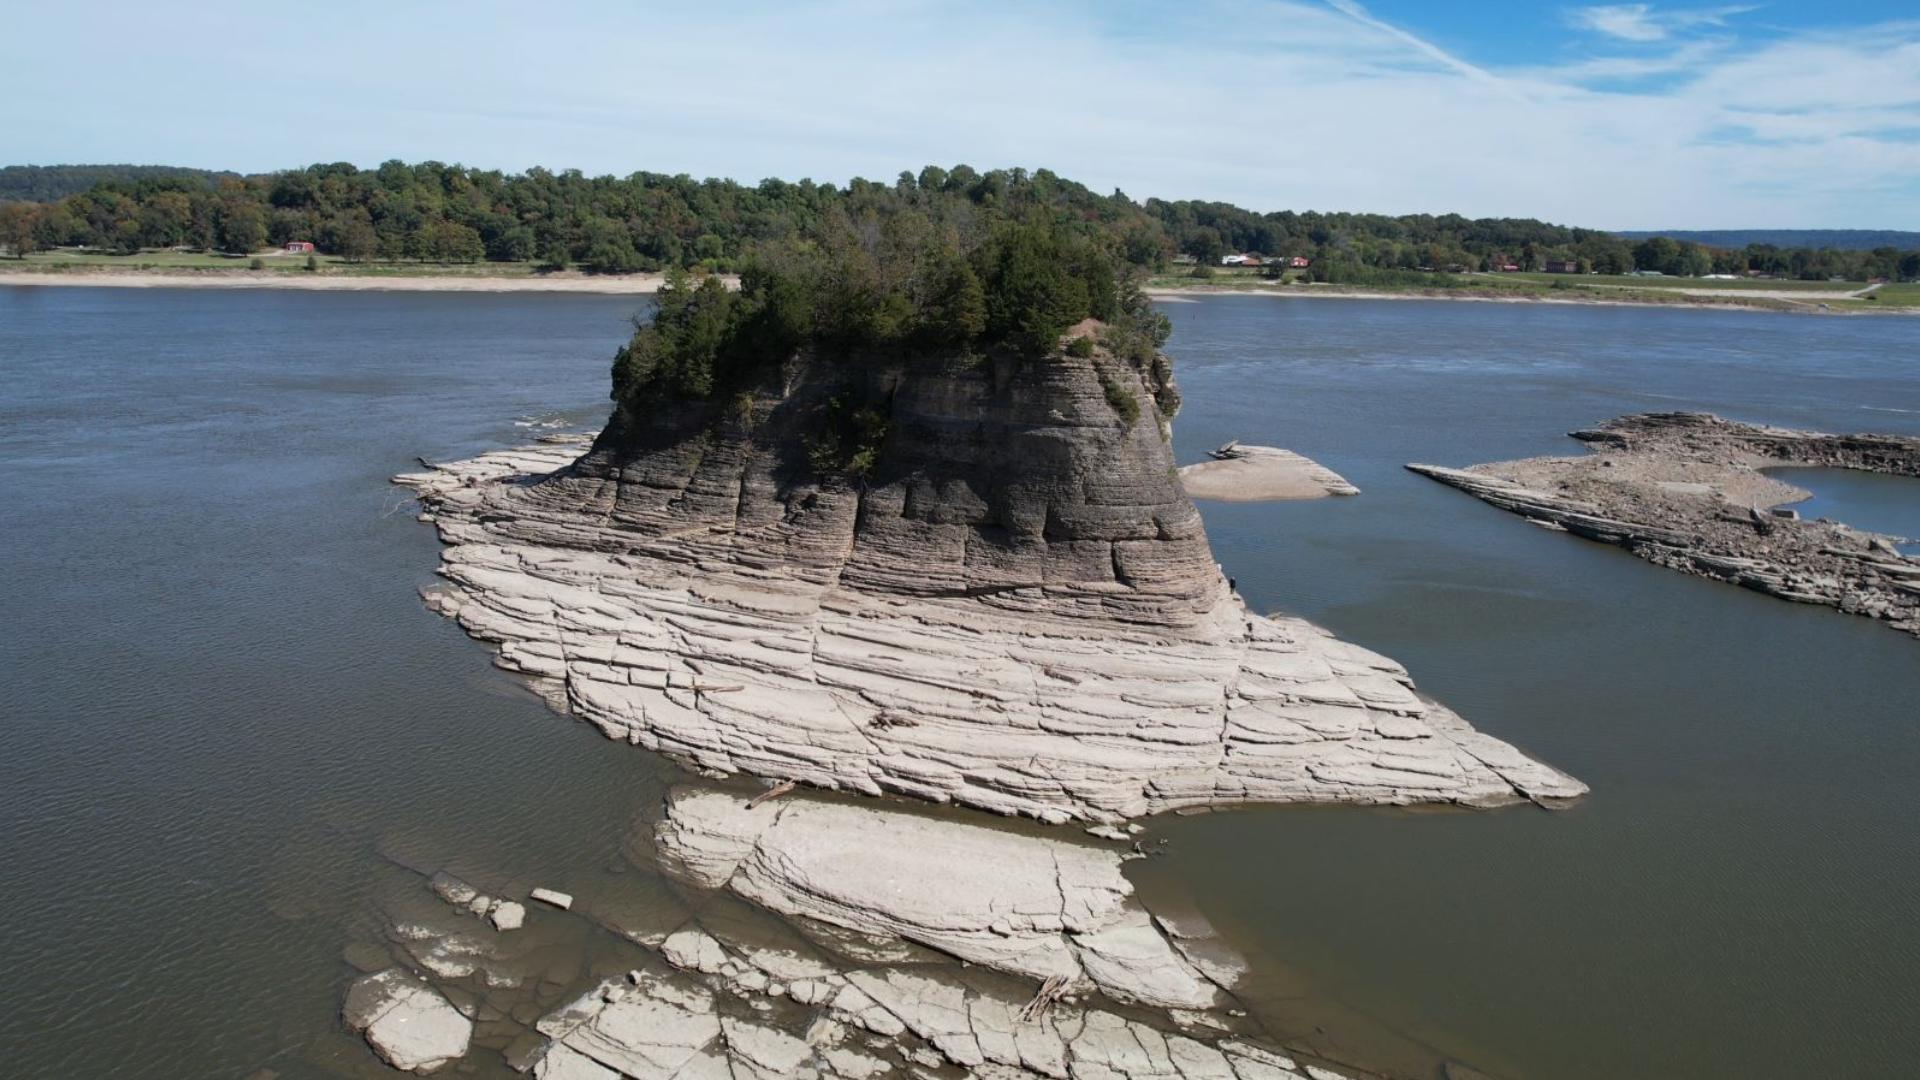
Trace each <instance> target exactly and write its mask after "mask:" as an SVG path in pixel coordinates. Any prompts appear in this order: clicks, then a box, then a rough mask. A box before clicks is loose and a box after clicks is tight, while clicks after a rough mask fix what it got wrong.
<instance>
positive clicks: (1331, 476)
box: [1180, 443, 1360, 502]
mask: <svg viewBox="0 0 1920 1080" xmlns="http://www.w3.org/2000/svg"><path fill="white" fill-rule="evenodd" d="M1212 453H1213V457H1212V459H1211V460H1208V461H1202V462H1198V463H1196V464H1193V465H1182V466H1181V467H1180V486H1181V487H1182V488H1183V489H1184V490H1185V491H1186V493H1187V497H1188V498H1190V499H1210V500H1213V501H1216V502H1280V501H1286V500H1293V499H1320V498H1325V497H1326V496H1328V495H1358V494H1360V489H1359V488H1357V487H1354V486H1353V485H1352V484H1350V483H1348V482H1347V478H1346V477H1344V476H1341V475H1340V474H1339V473H1337V472H1334V471H1333V470H1332V469H1329V468H1327V467H1326V466H1325V465H1322V464H1320V463H1319V462H1317V461H1314V460H1313V459H1312V458H1309V457H1305V456H1303V455H1300V454H1296V453H1294V452H1293V451H1292V450H1283V449H1281V448H1280V447H1277V446H1247V445H1244V444H1241V443H1228V444H1227V445H1226V446H1223V447H1221V448H1220V449H1218V450H1215V451H1213V452H1212Z"/></svg>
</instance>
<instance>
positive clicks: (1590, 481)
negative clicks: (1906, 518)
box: [1407, 413, 1920, 635]
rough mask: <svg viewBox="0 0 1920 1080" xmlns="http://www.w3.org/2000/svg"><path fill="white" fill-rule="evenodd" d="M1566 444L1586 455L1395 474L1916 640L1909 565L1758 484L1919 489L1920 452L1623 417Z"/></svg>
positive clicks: (1915, 577) (1883, 541)
mask: <svg viewBox="0 0 1920 1080" xmlns="http://www.w3.org/2000/svg"><path fill="white" fill-rule="evenodd" d="M1573 437H1574V438H1576V439H1580V440H1581V441H1583V442H1585V443H1587V444H1588V445H1589V446H1590V447H1591V448H1592V449H1593V450H1594V451H1596V452H1595V453H1592V454H1589V455H1586V456H1584V457H1549V458H1528V459H1525V460H1521V461H1502V462H1493V463H1490V464H1486V465H1476V466H1473V467H1472V468H1470V469H1449V468H1443V467H1441V466H1438V465H1417V464H1415V465H1408V466H1407V468H1409V469H1411V470H1413V471H1414V472H1417V473H1420V474H1421V475H1423V476H1427V477H1430V478H1432V479H1434V480H1438V481H1440V482H1441V483H1443V484H1447V485H1449V486H1451V487H1456V488H1459V489H1460V490H1462V491H1465V492H1467V493H1468V494H1470V495H1473V496H1474V497H1476V498H1478V499H1480V500H1482V501H1484V502H1487V503H1489V504H1491V505H1493V506H1497V507H1499V508H1500V509H1502V510H1507V511H1510V512H1512V513H1515V514H1519V515H1521V516H1523V517H1525V518H1526V519H1527V520H1528V521H1529V522H1532V523H1533V524H1536V525H1542V526H1545V527H1547V528H1550V529H1554V530H1556V531H1563V532H1568V533H1572V534H1574V535H1576V536H1580V537H1584V538H1586V539H1589V540H1597V541H1600V542H1602V543H1607V544H1616V545H1619V546H1621V547H1624V548H1626V549H1627V550H1628V551H1630V552H1632V553H1633V554H1635V555H1637V556H1639V557H1640V558H1643V559H1645V560H1647V561H1648V562H1651V563H1654V564H1656V565H1659V566H1665V567H1668V568H1670V569H1673V570H1679V571H1681V572H1682V573H1688V574H1694V575H1697V576H1700V577H1707V578H1713V579H1715V580H1718V581H1727V582H1732V583H1733V584H1736V585H1743V586H1745V587H1747V588H1749V589H1753V590H1755V591H1758V592H1763V593H1767V594H1768V595H1770V596H1777V597H1780V598H1781V599H1783V600H1792V601H1795V602H1798V603H1803V604H1824V605H1828V606H1832V607H1836V608H1839V609H1840V610H1841V611H1844V612H1847V613H1849V614H1859V615H1866V616H1869V617H1871V618H1876V619H1882V620H1884V621H1886V622H1887V623H1888V624H1889V625H1891V626H1893V627H1894V628H1896V629H1899V630H1905V631H1907V632H1908V633H1911V634H1915V635H1920V559H1915V558H1909V557H1906V556H1903V555H1902V554H1901V553H1900V551H1899V549H1898V548H1897V547H1895V546H1894V544H1893V542H1892V541H1893V539H1895V538H1890V537H1884V536H1879V535H1877V534H1874V533H1869V532H1861V531H1859V530H1855V529H1852V528H1849V527H1847V526H1845V525H1842V524H1839V523H1836V522H1830V521H1826V520H1824V519H1823V520H1819V521H1805V520H1802V519H1801V518H1800V516H1799V515H1798V514H1796V513H1794V512H1792V511H1790V510H1785V509H1784V508H1782V507H1781V506H1780V505H1779V504H1781V503H1786V502H1793V501H1797V500H1800V499H1804V498H1806V497H1807V492H1805V491H1803V490H1801V489H1799V488H1796V487H1794V486H1792V485H1791V484H1788V483H1785V482H1783V481H1781V480H1779V479H1776V478H1773V477H1770V476H1767V475H1765V474H1764V473H1762V472H1761V471H1760V470H1762V469H1765V468H1770V467H1775V466H1781V465H1809V466H1830V467H1836V468H1849V469H1861V470H1865V471H1869V472H1883V473H1893V474H1898V475H1906V476H1920V439H1916V438H1910V437H1905V436H1897V435H1828V434H1825V433H1822V432H1816V431H1794V430H1790V429H1786V428H1775V427H1764V426H1760V425H1754V424H1743V423H1739V422H1737V421H1733V420H1724V419H1721V418H1720V417H1717V416H1713V415H1711V414H1707V413H1647V414H1642V415H1636V416H1625V417H1621V418H1619V419H1616V420H1610V421H1608V422H1607V423H1605V424H1603V425H1601V426H1600V427H1597V428H1593V429H1591V430H1586V431H1576V432H1574V433H1573Z"/></svg>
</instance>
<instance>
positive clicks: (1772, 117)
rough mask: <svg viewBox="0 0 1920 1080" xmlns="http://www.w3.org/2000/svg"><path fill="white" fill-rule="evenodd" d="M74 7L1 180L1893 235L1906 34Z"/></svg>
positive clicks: (2, 148) (1903, 200)
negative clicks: (434, 170)
mask: <svg viewBox="0 0 1920 1080" xmlns="http://www.w3.org/2000/svg"><path fill="white" fill-rule="evenodd" d="M345 2H351V0H343V3H345ZM360 2H362V3H365V4H367V5H369V6H367V7H366V9H365V10H367V11H368V12H372V11H374V10H376V8H374V7H373V6H371V5H373V4H376V3H379V2H380V0H360ZM586 2H588V0H582V3H586ZM101 3H102V4H103V5H104V6H105V7H107V8H108V9H109V10H108V12H107V14H106V15H105V16H103V17H97V18H91V19H90V22H91V23H92V24H93V29H92V30H91V31H90V32H89V34H90V36H89V37H88V40H89V50H90V55H94V56H97V57H98V58H99V59H100V61H101V62H100V63H99V64H96V65H95V67H94V68H93V69H91V70H93V71H94V72H95V73H96V75H95V77H94V78H90V79H88V80H84V81H82V82H79V83H76V82H74V81H73V80H71V79H64V77H63V76H64V74H65V72H64V68H63V67H62V61H61V59H60V58H59V57H58V56H57V55H54V54H49V53H48V52H47V50H45V49H43V48H39V47H36V46H35V45H34V42H43V41H49V40H70V39H73V38H74V35H75V34H77V33H79V32H80V19H81V17H80V16H79V15H76V14H73V13H72V12H71V10H70V7H69V6H61V5H40V6H37V7H35V6H29V8H28V9H26V10H25V12H24V14H23V16H22V24H21V25H19V26H18V27H16V29H18V30H19V32H18V33H15V34H10V35H6V36H0V100H5V101H9V102H13V103H15V104H17V105H18V106H19V107H18V108H17V109H15V110H14V113H15V114H17V115H10V116H9V122H8V123H6V124H0V161H22V162H25V161H40V162H47V163H51V162H53V161H57V160H75V159H91V160H101V161H118V160H135V161H166V162H181V163H189V164H206V165H213V166H221V167H234V168H241V169H262V168H275V167H285V166H293V165H301V164H305V163H308V162H312V161H334V160H346V161H356V162H360V163H363V164H373V163H377V162H379V161H381V160H384V159H386V158H390V157H405V158H412V159H419V158H429V157H431V158H437V159H440V160H443V161H464V162H467V163H470V164H476V165H483V166H489V167H502V168H524V167H527V166H530V165H545V166H549V167H554V168H560V167H567V166H573V167H578V168H581V169H585V170H587V171H589V172H613V173H627V172H631V171H633V170H635V169H652V170H658V171H663V172H670V173H671V172H687V173H691V174H693V175H696V176H731V177H734V178H736V179H739V180H742V181H745V182H754V181H757V180H759V179H760V178H761V177H764V176H782V177H786V178H789V179H797V178H799V177H803V176H808V177H812V178H814V179H817V180H833V181H845V180H846V179H848V178H849V177H853V176H866V177H869V178H877V179H885V178H888V177H891V176H893V175H894V174H895V173H897V172H899V171H900V170H902V169H915V168H918V167H919V166H920V165H922V164H926V163H929V162H934V163H939V164H952V163H954V162H959V161H965V162H968V163H970V164H973V165H975V166H976V167H983V168H985V167H992V166H996V165H1024V166H1028V167H1046V168H1050V169H1053V170H1055V171H1056V172H1058V173H1060V174H1062V175H1064V176H1068V177H1071V178H1073V179H1076V180H1080V181H1082V182H1085V183H1087V184H1089V185H1090V186H1092V187H1094V188H1095V189H1097V190H1111V189H1113V188H1116V187H1118V188H1121V189H1123V190H1125V191H1126V192H1128V193H1129V194H1131V195H1134V196H1135V197H1144V196H1149V195H1157V196H1161V197H1168V198H1208V199H1224V200H1231V201H1234V202H1238V203H1240V204H1242V205H1246V206H1250V207H1254V208H1257V209H1261V210H1279V209H1288V208H1291V209H1323V210H1366V211H1377V212H1381V213H1408V212H1435V213H1438V212H1445V211H1459V212H1461V213H1466V214H1470V215H1487V216H1504V215H1513V216H1532V217H1542V218H1547V219H1550V220H1555V221H1563V222H1568V223H1572V224H1579V225H1589V226H1594V227H1600V228H1635V227H1662V228H1678V227H1683V226H1692V227H1698V228H1714V227H1734V226H1752V225H1756V224H1763V225H1769V226H1781V227H1787V226H1805V227H1832V228H1839V227H1853V226H1857V227H1881V228H1915V227H1920V179H1916V178H1920V141H1917V140H1916V139H1915V138H1914V136H1913V134H1912V133H1913V132H1914V130H1915V129H1916V128H1920V22H1905V23H1880V24H1875V25H1853V26H1848V27H1832V26H1829V27H1828V28H1826V29H1822V30H1798V31H1795V30H1789V29H1782V28H1779V27H1772V28H1768V29H1766V30H1765V31H1764V32H1758V31H1757V30H1756V31H1750V32H1749V36H1747V37H1742V36H1741V34H1740V33H1737V31H1740V30H1742V29H1744V28H1743V27H1742V25H1741V23H1742V20H1737V19H1736V20H1733V21H1732V23H1731V24H1730V25H1728V26H1725V27H1715V26H1713V25H1711V24H1709V23H1707V22H1704V21H1699V20H1696V21H1695V22H1693V23H1691V24H1689V25H1690V26H1691V28H1692V29H1690V30H1688V31H1686V32H1684V33H1683V32H1681V31H1680V30H1677V29H1673V27H1674V26H1676V25H1677V24H1674V23H1671V22H1669V23H1667V24H1666V25H1667V26H1668V27H1669V34H1670V36H1669V37H1668V38H1666V39H1665V40H1663V41H1657V42H1653V43H1645V42H1636V41H1629V40H1626V39H1623V38H1619V37H1615V36H1610V35H1605V34H1588V33H1585V32H1581V33H1580V34H1579V35H1578V37H1577V39H1576V40H1577V45H1571V47H1570V48H1569V49H1568V50H1566V51H1564V52H1561V53H1559V54H1557V55H1561V56H1565V57H1568V59H1566V60H1565V61H1564V62H1562V63H1559V64H1551V63H1545V62H1542V61H1540V60H1538V59H1534V60H1531V61H1530V63H1529V66H1525V67H1519V66H1513V65H1511V64H1505V63H1493V62H1490V61H1488V60H1486V59H1485V57H1484V56H1483V55H1473V54H1469V55H1468V56H1462V55H1460V54H1459V53H1458V52H1457V51H1456V50H1453V49H1449V48H1446V47H1442V46H1440V45H1438V44H1435V42H1434V41H1433V40H1431V39H1430V38H1429V37H1428V36H1427V35H1426V34H1425V33H1424V32H1415V31H1413V30H1409V29H1406V28H1403V27H1399V26H1395V25H1394V24H1393V23H1391V22H1388V21H1386V20H1383V19H1380V18H1378V17H1377V16H1376V15H1375V14H1374V13H1372V12H1371V11H1369V9H1367V8H1365V7H1362V6H1360V5H1359V4H1358V3H1356V2H1355V0H1339V2H1335V0H1264V2H1262V3H1258V4H1248V3H1246V2H1245V0H1186V2H1184V3H1182V4H1180V5H1177V6H1175V5H1146V4H1140V5H1119V4H1109V3H1105V2H1103V0H1023V2H1021V3H1019V4H1017V5H1013V4H1008V5H1004V6H1000V7H996V8H994V9H992V10H993V11H994V12H995V14H994V15H993V16H992V17H986V16H983V15H982V13H981V12H980V11H979V10H976V9H975V8H973V7H963V6H961V5H958V4H948V3H934V2H924V0H923V2H920V3H915V4H910V5H904V6H902V5H892V4H889V5H884V9H885V13H886V14H885V17H884V18H882V17H878V16H877V15H876V12H877V11H878V10H879V9H880V6H879V5H878V0H825V2H823V3H819V4H809V5H792V4H782V3H779V2H777V0H736V2H735V5H734V8H737V11H735V10H734V9H729V10H730V11H731V12H733V17H730V18H727V19H724V20H721V19H716V18H714V17H713V16H712V13H711V12H710V11H708V10H706V9H700V8H696V7H689V6H687V5H670V6H665V7H658V8H649V9H648V10H646V11H644V12H642V11H640V10H639V9H638V6H637V5H632V4H629V3H624V2H614V0H606V2H605V3H604V4H602V6H600V7H599V8H597V9H595V11H594V14H593V16H592V17H591V18H589V17H588V16H587V15H586V14H584V13H579V12H572V9H570V8H569V9H564V12H563V13H562V14H555V13H554V11H552V10H547V9H542V10H539V11H536V10H534V9H532V8H528V7H525V6H523V5H500V6H498V7H497V8H492V9H489V10H490V11H491V12H492V13H491V14H490V16H489V18H487V19H484V20H474V19H461V18H454V17H452V15H453V14H456V13H457V12H458V11H460V10H462V9H459V8H456V7H454V6H453V5H452V0H447V3H446V4H445V5H444V6H441V7H430V6H429V5H427V4H425V3H421V4H417V5H416V4H406V5H391V4H390V3H389V4H386V5H385V6H382V7H379V8H378V9H377V10H379V11H380V12H382V13H383V14H382V18H387V19H390V20H391V22H392V25H391V26H390V27H388V29H389V31H390V32H386V33H383V34H381V35H378V36H376V37H373V38H368V37H366V36H365V35H364V34H361V33H359V32H358V30H357V29H356V27H357V26H359V25H361V23H360V22H357V21H356V20H353V19H345V20H331V21H328V22H326V23H323V24H316V25H314V26H312V27H310V28H307V29H303V30H302V31H301V33H302V34H305V35H307V36H306V37H303V38H302V41H303V50H304V51H305V52H308V53H311V54H314V55H325V56H328V57H330V58H331V59H330V62H329V63H328V64H325V65H321V66H319V67H316V68H313V69H312V70H310V71H307V72H303V73H302V76H301V77H300V78H297V79H291V78H287V77H285V72H284V71H283V70H281V68H280V63H279V60H278V59H277V57H278V56H280V53H279V52H278V51H277V50H278V49H279V46H280V43H283V42H284V41H285V40H287V38H288V33H289V29H288V27H289V23H288V21H287V20H288V17H287V16H285V15H284V14H283V13H278V9H273V8H271V7H262V6H261V5H258V4H251V3H246V2H245V0H207V2H206V5H205V7H204V9H202V8H196V9H195V10H196V16H195V17H196V18H199V19H202V20H204V22H205V27H201V28H203V29H204V28H207V27H218V29H219V32H220V33H221V34H222V35H223V41H226V42H227V43H228V44H229V46H230V48H229V51H230V53H231V54H232V55H234V56H235V57H236V58H237V59H236V60H235V62H234V63H232V64H228V65H223V66H220V67H218V68H194V67H193V66H191V65H189V66H186V67H184V68H183V67H181V66H180V65H178V64H177V63H174V62H172V60H171V58H170V57H167V56H165V55H163V54H159V53H156V52H155V51H154V50H152V49H151V47H150V43H151V41H153V40H157V39H161V38H164V37H165V36H166V35H168V34H177V33H178V29H179V28H178V26H177V25H176V24H177V22H178V19H179V18H180V17H181V16H179V15H178V14H177V13H170V12H167V11H161V10H159V9H157V8H155V7H153V6H152V5H148V4H141V3H137V2H135V0H101ZM89 10H92V9H89ZM1650 10H1651V14H1652V15H1653V16H1655V17H1664V12H1663V11H1662V10H1653V9H1650ZM1710 10H1712V11H1715V12H1724V11H1725V9H1724V8H1713V9H1710ZM566 12H571V13H566ZM1718 17H1721V18H1728V16H1726V15H1721V16H1718ZM1437 18H1438V17H1437V16H1436V19H1437ZM35 20H38V21H37V22H35ZM384 25H386V24H383V26H384ZM1423 25H1425V24H1423ZM589 30H590V31H591V32H588V31H589ZM428 39H431V40H433V41H434V42H435V43H436V44H435V48H433V49H421V48H418V47H417V42H418V41H420V40H428ZM1539 55H1542V56H1552V55H1556V54H1554V53H1552V52H1551V51H1550V50H1549V51H1544V52H1542V53H1540V54H1539ZM555 57H563V58H565V63H564V67H565V69H566V77H565V78H556V77H554V74H553V73H554V70H555V69H554V67H553V62H554V61H553V58H555ZM240 82H244V83H245V84H246V85H247V86H248V92H247V93H246V94H232V93H228V92H227V91H228V90H230V89H231V86H232V85H235V84H237V83H240ZM136 91H137V92H136Z"/></svg>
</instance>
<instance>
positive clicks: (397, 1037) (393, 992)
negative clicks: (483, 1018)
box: [341, 968, 473, 1073]
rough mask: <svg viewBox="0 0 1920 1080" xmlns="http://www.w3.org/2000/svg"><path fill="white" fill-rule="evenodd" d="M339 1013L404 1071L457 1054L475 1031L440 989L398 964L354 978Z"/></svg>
mask: <svg viewBox="0 0 1920 1080" xmlns="http://www.w3.org/2000/svg"><path fill="white" fill-rule="evenodd" d="M341 1018H342V1019H343V1020H345V1021H346V1025H347V1029H348V1030H349V1031H356V1032H360V1033H362V1034H364V1035H365V1036H366V1039H367V1044H368V1045H370V1046H372V1047H373V1049H374V1052H375V1053H377V1054H379V1055H380V1059H381V1060H382V1061H385V1062H386V1063H387V1064H389V1065H391V1066H393V1067H394V1068H396V1069H402V1070H405V1071H408V1072H418V1073H428V1072H433V1071H435V1070H437V1069H439V1068H441V1067H442V1066H444V1065H446V1064H448V1063H449V1062H451V1061H453V1060H455V1059H456V1058H459V1057H461V1056H462V1055H464V1054H466V1052H467V1041H468V1039H469V1038H470V1037H471V1036H472V1034H473V1023H472V1022H471V1021H469V1020H468V1019H467V1018H466V1017H464V1016H462V1015H460V1012H459V1010H457V1009H455V1008H454V1007H453V1006H452V1005H451V1004H449V1003H448V1002H447V999H446V998H445V997H443V996H441V994H440V992H439V991H437V990H435V989H433V988H432V987H430V986H428V985H426V983H424V982H422V981H421V980H420V979H419V978H418V977H416V976H414V975H411V974H409V973H407V972H406V971H403V970H401V969H399V968H390V969H388V970H386V971H381V972H378V973H376V974H373V975H368V976H366V977H364V978H362V979H360V980H359V981H357V982H355V983H354V984H353V986H352V987H351V988H349V989H348V991H347V1001H346V1005H345V1006H344V1007H343V1008H342V1009H341Z"/></svg>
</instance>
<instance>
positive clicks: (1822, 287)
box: [1472, 272, 1867, 292]
mask: <svg viewBox="0 0 1920 1080" xmlns="http://www.w3.org/2000/svg"><path fill="white" fill-rule="evenodd" d="M1488 278H1497V279H1499V280H1502V281H1514V280H1518V281H1527V282H1532V283H1535V284H1541V285H1547V286H1551V285H1552V284H1553V283H1554V282H1556V281H1567V282H1572V283H1574V284H1576V285H1583V286H1584V285H1605V286H1618V287H1622V288H1631V289H1725V290H1728V291H1730V292H1743V291H1748V290H1754V291H1760V292H1852V291H1854V290H1855V289H1864V288H1866V287H1867V283H1866V282H1864V281H1789V280H1787V279H1784V278H1760V279H1753V278H1735V279H1734V280H1732V281H1726V280H1720V279H1710V278H1684V277H1633V276H1631V275H1627V274H1534V273H1527V272H1521V273H1517V274H1498V275H1495V274H1474V275H1472V279H1473V280H1474V281H1483V280H1486V279H1488Z"/></svg>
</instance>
